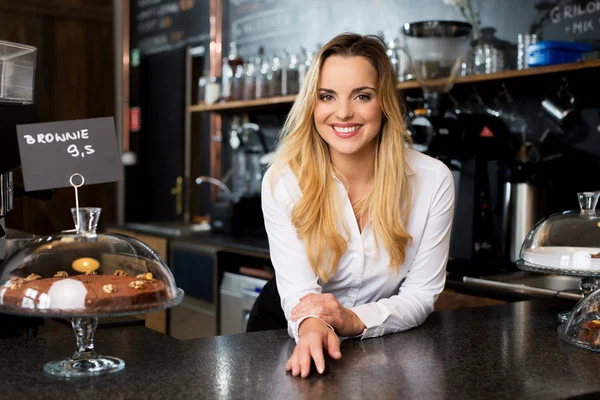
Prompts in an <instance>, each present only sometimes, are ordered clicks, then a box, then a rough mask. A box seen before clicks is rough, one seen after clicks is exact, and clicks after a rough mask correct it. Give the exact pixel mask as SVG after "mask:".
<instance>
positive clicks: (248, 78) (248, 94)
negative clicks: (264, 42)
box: [244, 58, 256, 100]
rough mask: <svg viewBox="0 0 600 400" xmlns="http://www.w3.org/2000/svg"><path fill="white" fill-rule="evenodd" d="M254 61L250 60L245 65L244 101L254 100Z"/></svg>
mask: <svg viewBox="0 0 600 400" xmlns="http://www.w3.org/2000/svg"><path fill="white" fill-rule="evenodd" d="M255 67H256V61H255V60H254V58H251V59H250V60H249V61H248V64H246V68H245V72H246V74H245V76H244V100H252V99H254V98H256V76H255V74H256V68H255Z"/></svg>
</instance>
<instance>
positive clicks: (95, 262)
mask: <svg viewBox="0 0 600 400" xmlns="http://www.w3.org/2000/svg"><path fill="white" fill-rule="evenodd" d="M100 212H101V209H100V208H78V209H72V213H73V218H74V220H75V225H76V229H75V230H72V231H64V232H60V233H58V234H56V235H49V236H44V237H37V238H34V239H32V240H30V241H29V242H27V243H26V244H25V245H23V246H22V247H21V248H20V249H19V250H17V251H15V252H14V253H13V254H11V255H10V256H9V257H8V258H7V259H6V261H5V262H4V263H3V264H2V265H1V266H0V313H5V314H17V315H22V316H32V317H44V318H46V317H57V318H72V325H73V328H74V330H75V333H76V336H77V342H78V351H77V352H75V354H74V355H73V356H72V357H71V359H68V360H62V361H55V362H51V363H48V364H46V366H45V367H44V370H45V371H46V372H47V373H49V374H52V375H58V376H63V377H69V378H70V377H76V376H90V375H100V374H103V373H107V372H117V371H120V370H122V369H123V368H124V366H125V363H124V362H123V361H122V360H119V359H117V358H114V357H105V356H98V355H97V354H96V353H95V351H94V346H93V334H94V331H95V329H96V326H97V323H98V317H108V316H122V315H129V314H139V313H145V312H151V311H157V310H161V309H166V308H169V307H173V306H175V305H177V304H179V303H180V302H181V300H182V299H183V291H182V290H181V289H178V288H177V286H176V285H175V279H174V278H173V275H172V274H171V271H170V270H169V267H168V266H167V265H166V264H165V262H164V261H163V260H162V259H161V258H160V257H159V256H158V255H157V254H156V253H155V252H154V251H153V250H152V249H151V248H149V247H148V246H147V245H145V244H144V243H142V242H140V241H139V240H137V239H134V238H132V237H129V236H126V235H121V234H114V233H97V232H96V228H97V226H98V220H99V218H100Z"/></svg>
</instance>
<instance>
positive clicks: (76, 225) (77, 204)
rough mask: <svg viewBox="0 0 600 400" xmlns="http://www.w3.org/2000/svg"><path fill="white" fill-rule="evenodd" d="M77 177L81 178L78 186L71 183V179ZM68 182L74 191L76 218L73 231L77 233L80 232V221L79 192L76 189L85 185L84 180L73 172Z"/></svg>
mask: <svg viewBox="0 0 600 400" xmlns="http://www.w3.org/2000/svg"><path fill="white" fill-rule="evenodd" d="M77 176H79V177H80V178H81V183H80V184H76V183H75V182H74V181H73V178H75V177H77ZM69 182H70V183H71V186H73V188H74V189H75V215H76V216H77V217H76V222H75V229H76V231H77V232H80V229H79V228H80V227H81V221H80V220H79V192H78V191H77V189H78V188H80V187H82V186H83V184H84V183H85V178H84V177H83V175H81V174H80V173H77V172H75V173H74V174H73V175H71V178H69Z"/></svg>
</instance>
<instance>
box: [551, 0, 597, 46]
mask: <svg viewBox="0 0 600 400" xmlns="http://www.w3.org/2000/svg"><path fill="white" fill-rule="evenodd" d="M542 29H543V31H544V38H545V39H548V38H555V39H559V38H560V39H562V40H568V41H573V42H575V41H593V40H598V39H600V1H597V0H568V1H567V0H562V1H557V2H556V5H554V6H553V7H551V8H549V9H548V10H547V18H546V19H545V20H544V22H543V25H542Z"/></svg>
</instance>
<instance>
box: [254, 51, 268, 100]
mask: <svg viewBox="0 0 600 400" xmlns="http://www.w3.org/2000/svg"><path fill="white" fill-rule="evenodd" d="M254 68H255V69H256V98H257V99H263V98H265V97H268V96H269V74H270V73H271V67H270V63H269V60H267V58H266V57H265V56H264V50H263V48H262V47H261V48H260V50H259V56H258V58H257V60H256V62H255V65H254Z"/></svg>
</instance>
